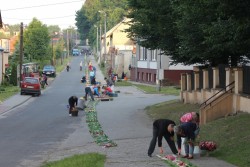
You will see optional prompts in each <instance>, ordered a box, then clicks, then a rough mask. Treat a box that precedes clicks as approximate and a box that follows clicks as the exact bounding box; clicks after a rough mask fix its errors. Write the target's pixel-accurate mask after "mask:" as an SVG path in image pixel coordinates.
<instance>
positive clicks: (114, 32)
mask: <svg viewBox="0 0 250 167" xmlns="http://www.w3.org/2000/svg"><path fill="white" fill-rule="evenodd" d="M127 22H129V19H127V18H125V19H124V20H123V21H121V22H120V23H118V24H117V25H116V26H114V27H113V28H111V29H110V30H109V31H107V32H106V44H105V45H106V48H107V49H106V50H107V54H106V55H105V56H106V57H105V59H106V60H105V61H106V66H108V68H112V69H113V71H114V73H116V74H118V75H119V76H121V74H122V72H124V73H127V77H129V76H130V72H129V65H130V64H131V59H132V51H133V49H134V47H135V45H134V41H132V40H131V39H130V38H128V37H127V35H128V34H127V33H126V32H124V30H125V29H127V28H128V27H129V25H128V24H127ZM104 41H105V40H104V35H103V36H102V42H101V46H102V47H101V55H103V54H104V47H105V45H104Z"/></svg>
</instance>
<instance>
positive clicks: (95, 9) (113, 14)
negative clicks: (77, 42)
mask: <svg viewBox="0 0 250 167" xmlns="http://www.w3.org/2000/svg"><path fill="white" fill-rule="evenodd" d="M127 8H128V6H127V0H119V1H117V0H103V1H100V0H86V1H85V3H84V5H83V6H82V8H81V9H80V10H79V11H77V12H76V26H77V27H78V31H79V33H80V36H81V40H86V39H87V38H88V39H89V40H90V43H91V44H94V43H95V40H96V38H95V36H96V35H95V34H96V31H95V28H94V25H97V26H100V25H102V27H103V25H104V14H102V13H100V12H99V11H104V12H105V13H106V16H107V31H108V30H109V29H111V28H112V27H113V26H114V25H116V24H117V23H119V22H120V21H121V20H122V19H123V17H124V15H125V14H126V12H127ZM102 29H104V27H103V28H102Z"/></svg>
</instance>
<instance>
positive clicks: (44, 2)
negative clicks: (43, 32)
mask: <svg viewBox="0 0 250 167" xmlns="http://www.w3.org/2000/svg"><path fill="white" fill-rule="evenodd" d="M84 2H85V0H1V2H0V10H1V14H2V20H3V23H4V24H11V25H12V24H19V23H21V22H23V24H25V25H28V24H29V23H30V22H31V20H32V18H34V17H36V18H37V19H38V20H40V21H42V23H43V24H47V25H59V27H61V28H62V29H64V28H67V27H69V26H73V27H75V13H76V11H78V10H80V9H81V7H82V5H83V4H84ZM37 6H39V7H37Z"/></svg>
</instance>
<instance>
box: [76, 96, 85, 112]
mask: <svg viewBox="0 0 250 167" xmlns="http://www.w3.org/2000/svg"><path fill="white" fill-rule="evenodd" d="M77 108H78V109H79V110H83V109H84V108H85V100H84V97H80V98H78V101H77Z"/></svg>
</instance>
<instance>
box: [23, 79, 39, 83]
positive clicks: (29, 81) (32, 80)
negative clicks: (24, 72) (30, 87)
mask: <svg viewBox="0 0 250 167" xmlns="http://www.w3.org/2000/svg"><path fill="white" fill-rule="evenodd" d="M24 82H26V83H32V84H36V83H38V80H37V79H35V78H26V79H25V80H24Z"/></svg>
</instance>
